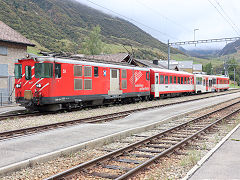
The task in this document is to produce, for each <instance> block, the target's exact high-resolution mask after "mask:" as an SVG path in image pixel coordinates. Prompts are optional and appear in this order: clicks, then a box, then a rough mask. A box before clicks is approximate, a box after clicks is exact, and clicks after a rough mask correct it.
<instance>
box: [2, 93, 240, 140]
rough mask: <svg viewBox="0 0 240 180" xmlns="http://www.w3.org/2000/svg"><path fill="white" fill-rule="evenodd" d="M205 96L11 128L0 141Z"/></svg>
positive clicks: (100, 120) (107, 119) (119, 116)
mask: <svg viewBox="0 0 240 180" xmlns="http://www.w3.org/2000/svg"><path fill="white" fill-rule="evenodd" d="M232 93H235V92H232ZM224 95H225V94H224ZM216 96H221V95H219V94H218V95H216ZM211 97H212V96H211ZM214 97H215V96H214ZM206 98H209V97H202V98H199V99H190V100H185V101H180V102H174V103H168V104H162V105H157V106H152V107H146V108H139V109H134V110H128V111H123V112H118V113H112V114H107V115H101V116H94V117H89V118H82V119H75V120H70V121H64V122H58V123H52V124H46V125H40V126H34V127H29V128H22V129H16V130H11V131H4V132H0V141H1V140H6V139H10V138H14V137H20V136H23V135H30V134H34V133H38V132H43V131H47V130H50V129H56V128H61V127H66V126H72V125H76V124H80V123H97V122H105V121H110V120H114V119H119V118H124V117H126V116H128V115H130V114H131V113H134V112H138V111H144V110H149V109H154V108H160V107H165V106H170V105H175V104H181V103H186V102H191V101H196V100H201V99H206ZM236 99H237V98H236Z"/></svg>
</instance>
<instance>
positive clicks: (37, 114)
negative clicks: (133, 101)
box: [0, 89, 239, 121]
mask: <svg viewBox="0 0 240 180" xmlns="http://www.w3.org/2000/svg"><path fill="white" fill-rule="evenodd" d="M231 91H234V92H230V91H228V93H225V94H217V95H213V96H208V97H201V98H198V99H191V100H184V101H180V102H176V103H167V104H163V105H158V106H154V107H152V108H155V107H156V108H158V107H163V106H168V105H174V104H180V103H185V102H190V101H197V100H201V99H207V98H211V97H217V96H224V95H229V94H234V93H238V92H239V90H238V89H237V90H235V89H234V90H231ZM194 95H199V94H194ZM194 95H193V96H194ZM200 95H203V94H200ZM146 109H147V108H146ZM141 110H144V108H142V109H141ZM22 111H25V110H22ZM55 113H56V112H43V113H41V112H23V113H16V114H10V112H8V113H4V115H1V114H0V121H1V120H5V119H9V118H15V117H17V118H19V117H29V116H39V115H48V114H55ZM5 114H6V115H5Z"/></svg>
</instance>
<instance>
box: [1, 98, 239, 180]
mask: <svg viewBox="0 0 240 180" xmlns="http://www.w3.org/2000/svg"><path fill="white" fill-rule="evenodd" d="M231 103H232V102H228V103H224V104H221V105H219V106H216V107H214V108H211V109H205V110H203V111H201V114H202V113H203V112H209V111H212V110H213V109H218V108H220V107H222V106H226V105H227V104H231ZM195 115H196V113H195ZM189 117H193V115H192V114H190V115H189ZM235 119H236V118H235ZM238 119H239V120H240V116H239V118H238ZM188 120H189V118H181V119H178V120H173V121H171V122H169V123H166V124H164V125H162V126H161V127H156V129H165V128H169V127H172V126H174V122H177V124H179V123H180V122H181V123H183V122H186V121H188ZM239 120H238V122H239ZM175 125H176V124H175ZM224 127H225V126H223V128H221V129H220V130H219V131H216V133H215V134H206V137H204V138H206V139H207V141H201V142H202V143H195V144H193V145H192V146H190V147H189V148H188V149H182V150H180V151H179V153H180V154H181V155H177V154H173V155H171V156H170V157H166V158H163V159H161V161H159V163H158V164H154V165H152V166H151V167H149V168H148V171H145V172H143V173H141V174H140V175H138V176H137V177H135V178H133V179H179V178H181V177H183V176H185V174H186V173H187V171H188V170H189V169H191V168H192V167H193V166H194V165H195V163H196V162H197V161H198V160H199V159H200V158H201V157H203V156H204V155H205V154H206V153H207V151H208V150H210V149H211V148H213V147H214V146H215V145H216V143H217V142H219V141H220V140H221V138H222V137H224V136H225V135H226V134H227V132H229V131H230V130H231V128H232V126H227V127H225V128H224ZM156 132H157V131H156V130H150V131H147V132H143V133H139V134H137V135H144V134H145V135H149V136H150V135H153V134H156ZM142 139H144V137H137V136H129V137H127V138H125V139H122V140H118V141H117V142H115V143H111V144H108V145H106V146H103V147H101V149H95V150H94V149H91V150H89V149H88V150H81V151H79V152H77V153H73V154H70V155H67V156H62V157H59V158H56V159H54V160H51V161H48V162H45V163H39V164H37V165H34V166H33V167H29V168H26V169H23V170H20V171H17V172H14V173H12V174H10V175H9V176H5V177H2V179H3V180H15V179H36V180H37V179H44V178H47V177H49V176H51V175H53V174H56V173H57V172H61V171H64V170H66V169H69V168H71V167H73V166H76V165H78V164H79V163H82V162H86V161H88V160H91V159H93V158H96V157H99V156H102V155H104V154H107V153H108V152H109V151H108V150H115V149H117V148H122V147H125V146H127V145H128V144H129V143H126V142H136V140H142ZM206 142H207V143H206ZM196 146H197V147H198V149H199V151H198V150H195V149H194V148H195V147H196ZM138 153H140V152H138ZM144 154H146V153H144ZM183 154H187V156H186V155H183ZM149 155H150V153H149ZM138 160H139V159H138ZM117 164H119V165H120V164H121V163H119V162H117ZM125 166H126V165H125ZM129 167H131V165H129ZM81 177H83V176H80V177H78V179H81ZM88 178H89V179H93V178H92V177H90V176H89V177H86V176H84V179H88ZM96 179H101V178H96Z"/></svg>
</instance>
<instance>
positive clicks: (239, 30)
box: [214, 0, 240, 32]
mask: <svg viewBox="0 0 240 180" xmlns="http://www.w3.org/2000/svg"><path fill="white" fill-rule="evenodd" d="M214 1H215V2H216V3H217V5H218V6H219V7H220V8H221V10H222V11H223V13H224V14H225V16H226V17H227V18H228V19H229V21H230V22H231V23H232V24H233V25H234V26H235V28H236V29H237V30H238V32H240V29H239V28H238V26H237V25H236V24H235V23H234V22H233V20H232V19H231V18H230V17H229V16H228V14H227V13H226V11H225V10H224V9H223V7H222V5H221V4H220V3H219V2H218V1H217V0H214Z"/></svg>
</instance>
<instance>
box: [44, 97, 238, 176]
mask: <svg viewBox="0 0 240 180" xmlns="http://www.w3.org/2000/svg"><path fill="white" fill-rule="evenodd" d="M238 103H240V101H238V102H235V103H232V104H230V105H228V106H225V107H223V108H219V109H217V110H214V111H212V112H209V113H206V114H204V115H202V116H200V117H196V118H194V119H192V120H190V121H188V122H185V123H182V124H180V125H177V126H175V127H172V128H170V129H167V130H165V131H163V132H160V133H158V134H156V135H154V136H151V137H148V138H145V139H143V140H141V141H138V142H136V143H133V144H130V145H129V146H127V147H124V148H121V149H118V150H115V151H113V152H110V153H108V154H106V155H104V156H101V157H98V158H96V159H93V160H91V161H88V162H85V163H82V164H79V165H78V166H75V167H73V168H71V169H68V170H66V171H64V172H61V173H58V174H56V175H53V176H51V177H49V178H47V179H46V180H57V179H62V178H63V177H68V176H71V175H72V174H74V173H77V172H79V171H81V170H83V169H86V168H89V167H91V166H94V165H96V164H98V163H99V162H101V161H106V160H108V159H113V158H114V157H117V156H120V155H122V154H124V153H127V152H129V151H132V150H133V149H136V148H137V147H139V146H142V145H144V144H147V143H149V142H150V141H151V140H152V139H155V138H157V137H162V136H165V134H168V133H170V132H172V131H175V130H179V129H180V128H182V127H187V125H188V124H191V123H193V122H196V121H199V120H201V119H204V118H207V117H208V116H210V115H212V114H214V113H216V112H219V111H221V110H225V109H227V108H229V107H231V106H233V105H236V104H238ZM239 110H240V109H238V110H236V111H234V112H233V113H236V112H238V111H239ZM233 113H229V114H228V115H227V116H224V117H223V118H221V119H220V120H217V121H216V122H220V121H221V120H223V119H225V118H227V117H229V116H230V115H231V114H233ZM213 124H214V123H211V124H210V125H211V126H212V125H213ZM210 125H209V126H207V127H206V128H203V129H202V130H200V131H199V132H203V131H205V129H208V128H209V127H210ZM197 134H198V133H195V134H194V135H192V136H191V137H188V138H186V141H188V140H189V139H191V138H193V137H195V136H196V135H197ZM186 141H184V140H183V141H181V142H179V143H178V144H176V145H174V146H173V147H171V148H170V149H167V150H165V151H163V152H162V153H160V154H159V155H157V156H155V157H153V158H152V159H150V160H148V161H146V162H145V163H143V164H142V165H140V166H139V167H136V168H134V169H132V170H130V171H128V172H127V173H126V174H124V175H122V176H120V177H118V178H119V179H125V178H127V177H130V176H131V175H132V174H134V173H136V172H137V171H139V170H141V169H142V168H144V167H145V166H146V165H148V164H149V163H151V162H154V161H155V160H156V159H158V158H159V157H161V156H163V155H164V154H166V153H169V152H170V151H172V150H173V149H175V148H176V147H179V146H180V145H182V144H183V143H185V142H186ZM118 178H117V179H118Z"/></svg>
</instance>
